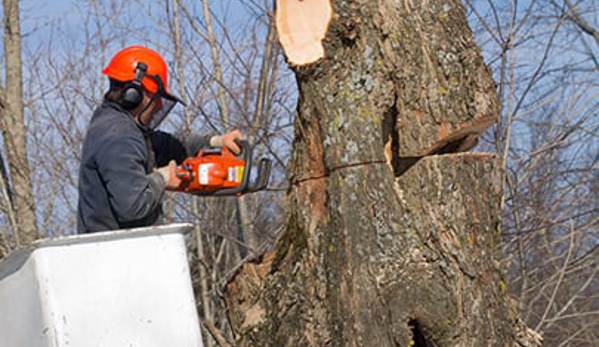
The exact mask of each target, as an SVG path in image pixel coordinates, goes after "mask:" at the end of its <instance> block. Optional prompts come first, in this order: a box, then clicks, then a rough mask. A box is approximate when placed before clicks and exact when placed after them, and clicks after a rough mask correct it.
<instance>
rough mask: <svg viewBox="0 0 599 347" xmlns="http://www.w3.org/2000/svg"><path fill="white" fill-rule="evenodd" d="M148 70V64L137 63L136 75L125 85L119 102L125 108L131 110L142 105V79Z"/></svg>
mask: <svg viewBox="0 0 599 347" xmlns="http://www.w3.org/2000/svg"><path fill="white" fill-rule="evenodd" d="M147 71H148V65H146V64H145V63H137V65H136V66H135V77H134V78H133V80H132V81H131V82H129V83H127V84H126V85H125V86H124V87H123V90H122V91H121V95H120V96H119V104H120V105H121V107H122V108H124V109H125V110H127V111H130V110H132V109H134V108H136V107H137V106H139V105H141V102H142V101H143V99H144V93H143V87H142V85H141V80H142V79H143V78H144V76H145V75H146V72H147Z"/></svg>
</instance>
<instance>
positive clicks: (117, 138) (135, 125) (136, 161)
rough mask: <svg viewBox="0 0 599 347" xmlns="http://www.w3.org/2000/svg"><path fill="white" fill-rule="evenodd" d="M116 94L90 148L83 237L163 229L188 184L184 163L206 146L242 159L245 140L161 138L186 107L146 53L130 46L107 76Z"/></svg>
mask: <svg viewBox="0 0 599 347" xmlns="http://www.w3.org/2000/svg"><path fill="white" fill-rule="evenodd" d="M102 73H103V74H104V75H106V76H108V79H109V83H110V87H109V90H108V92H107V93H106V94H105V96H104V101H103V103H102V104H101V105H100V106H99V107H98V108H97V109H96V110H95V112H94V114H93V116H92V118H91V120H90V123H89V126H88V129H87V134H86V136H85V139H84V141H83V148H82V156H81V167H80V171H79V203H78V207H77V230H78V232H79V233H90V232H97V231H103V230H115V229H124V228H133V227H144V226H151V225H156V224H160V222H161V219H162V218H161V217H162V205H161V200H162V197H163V196H164V194H165V191H166V190H174V189H176V188H177V187H178V186H179V185H180V184H181V180H180V179H179V178H178V177H177V175H176V173H175V170H176V165H177V163H180V162H181V161H182V160H183V159H185V158H186V157H190V156H194V155H196V154H197V152H198V151H199V149H200V148H201V147H203V146H208V145H210V146H226V147H228V148H229V149H230V150H231V151H233V152H235V153H239V151H240V148H239V147H238V146H237V144H236V141H237V140H240V139H241V138H242V134H241V132H239V131H238V130H234V131H232V132H229V133H226V134H223V135H213V136H210V135H204V136H200V135H195V134H191V135H182V134H174V135H173V134H169V133H166V132H163V131H159V130H156V128H157V127H158V125H159V124H160V123H161V122H162V121H163V120H164V118H165V117H166V116H167V115H168V113H169V112H170V111H171V109H172V108H173V107H174V106H175V105H176V104H177V103H180V104H184V103H183V101H182V100H181V99H179V98H178V97H177V96H175V95H174V94H172V93H171V92H170V91H169V88H168V80H167V75H168V71H167V65H166V63H165V61H164V59H163V58H162V57H161V56H160V54H158V53H157V52H155V51H154V50H151V49H149V48H147V47H143V46H137V45H136V46H129V47H126V48H124V49H122V50H120V51H119V52H117V53H116V54H115V56H114V57H113V58H112V59H111V61H110V62H109V63H108V65H107V66H106V67H105V68H104V69H103V70H102Z"/></svg>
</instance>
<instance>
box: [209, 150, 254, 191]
mask: <svg viewBox="0 0 599 347" xmlns="http://www.w3.org/2000/svg"><path fill="white" fill-rule="evenodd" d="M235 142H236V143H237V145H238V146H239V148H240V149H241V153H239V154H238V155H237V157H238V158H241V157H243V158H242V159H243V160H244V161H245V166H244V168H243V176H242V177H241V183H239V185H238V186H237V187H235V188H229V189H221V190H217V191H215V192H214V193H212V194H210V195H212V196H224V195H237V194H242V193H244V192H245V191H246V189H247V187H248V184H249V181H250V171H251V170H250V168H251V167H252V150H251V148H250V144H249V143H248V142H247V140H235ZM231 153H232V152H231Z"/></svg>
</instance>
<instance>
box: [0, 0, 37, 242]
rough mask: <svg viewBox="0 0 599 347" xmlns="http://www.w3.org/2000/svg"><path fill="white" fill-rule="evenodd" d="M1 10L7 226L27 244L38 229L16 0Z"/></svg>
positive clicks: (0, 114)
mask: <svg viewBox="0 0 599 347" xmlns="http://www.w3.org/2000/svg"><path fill="white" fill-rule="evenodd" d="M3 13H4V18H3V24H4V36H3V39H4V53H5V57H6V87H5V91H4V93H3V94H4V96H5V99H4V100H3V103H2V104H1V105H0V119H1V122H2V123H1V124H2V136H3V140H4V146H5V148H6V157H7V161H8V167H9V171H10V178H11V183H12V194H13V196H12V198H13V199H12V202H13V206H7V208H12V209H14V215H15V220H16V225H12V226H11V227H12V235H13V237H14V238H15V239H16V243H17V244H19V243H20V244H29V243H31V242H33V241H34V240H36V239H37V237H38V231H37V224H36V217H35V204H34V198H33V194H32V185H31V176H30V169H29V162H28V157H27V134H26V129H25V120H24V118H25V117H24V105H23V76H22V72H21V69H22V62H21V31H20V24H19V2H18V1H12V0H4V1H3Z"/></svg>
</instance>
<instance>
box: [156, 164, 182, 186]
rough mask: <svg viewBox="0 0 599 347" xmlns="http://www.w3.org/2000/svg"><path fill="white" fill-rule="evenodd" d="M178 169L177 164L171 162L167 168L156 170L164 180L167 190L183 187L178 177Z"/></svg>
mask: <svg viewBox="0 0 599 347" xmlns="http://www.w3.org/2000/svg"><path fill="white" fill-rule="evenodd" d="M176 169H177V163H176V162H175V161H174V160H171V161H170V162H169V163H168V165H167V166H163V167H161V168H158V169H156V170H155V171H157V172H158V173H159V174H161V175H162V177H163V178H164V182H166V190H175V189H177V188H179V186H180V185H181V179H180V178H179V177H177V172H176Z"/></svg>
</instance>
